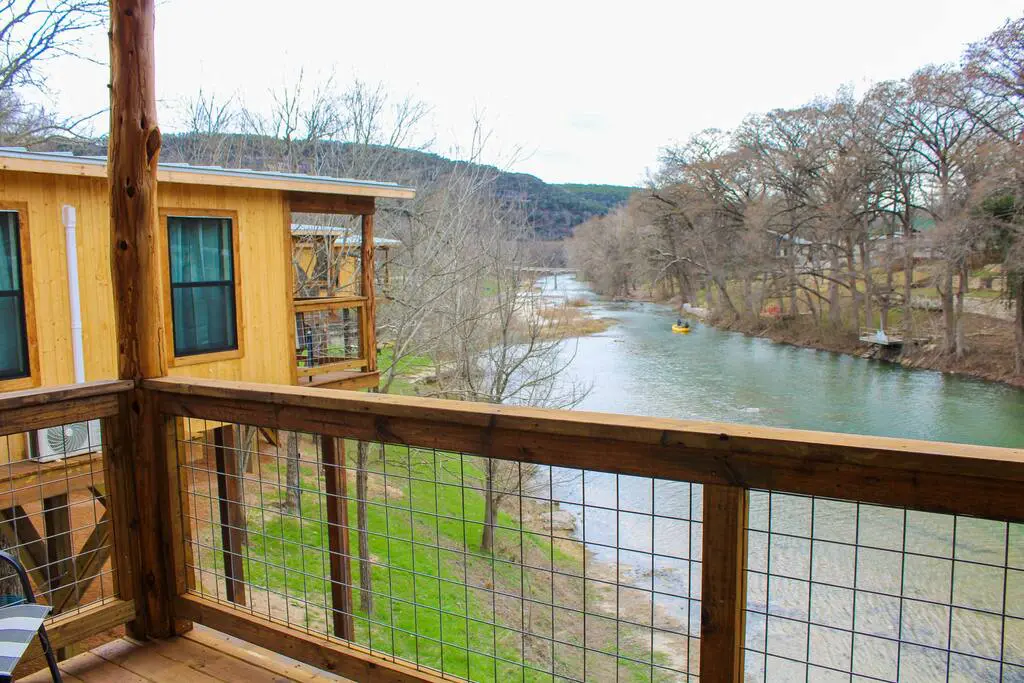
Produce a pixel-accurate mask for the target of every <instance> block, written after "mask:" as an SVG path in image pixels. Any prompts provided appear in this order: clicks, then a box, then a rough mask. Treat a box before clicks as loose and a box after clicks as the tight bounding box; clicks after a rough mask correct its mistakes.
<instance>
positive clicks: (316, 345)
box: [294, 296, 379, 390]
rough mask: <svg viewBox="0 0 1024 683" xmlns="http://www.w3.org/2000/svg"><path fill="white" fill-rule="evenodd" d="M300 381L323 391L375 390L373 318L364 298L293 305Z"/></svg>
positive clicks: (323, 299)
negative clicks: (371, 388) (370, 388)
mask: <svg viewBox="0 0 1024 683" xmlns="http://www.w3.org/2000/svg"><path fill="white" fill-rule="evenodd" d="M294 308H295V350H296V356H295V359H296V365H297V368H296V377H297V382H298V384H299V385H302V386H309V387H319V388H325V389H353V390H354V389H365V388H369V387H376V386H377V384H378V381H379V373H378V372H377V370H376V368H377V349H376V344H375V342H374V338H375V337H374V334H373V330H372V329H370V328H371V327H372V325H373V316H372V315H371V314H368V313H367V299H366V297H363V296H336V297H320V298H308V299H295V302H294Z"/></svg>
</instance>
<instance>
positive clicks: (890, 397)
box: [539, 275, 1024, 448]
mask: <svg viewBox="0 0 1024 683" xmlns="http://www.w3.org/2000/svg"><path fill="white" fill-rule="evenodd" d="M555 280H556V278H553V277H548V278H544V279H542V280H541V281H540V283H539V284H540V285H541V288H542V291H543V292H544V293H545V294H546V295H548V296H552V297H555V296H557V297H559V298H570V299H576V298H585V299H587V300H589V301H591V302H592V303H591V306H590V307H588V308H587V310H588V311H589V312H590V313H591V314H593V315H595V316H596V317H605V318H612V319H614V320H616V321H618V322H617V324H616V325H614V326H613V327H612V328H611V329H609V330H608V331H606V332H604V333H602V334H599V335H595V336H590V337H582V338H580V339H578V340H574V342H572V343H571V344H570V349H569V352H570V353H571V352H572V350H575V357H574V359H573V361H572V364H571V366H570V368H569V375H570V376H571V377H573V378H574V379H576V380H578V381H580V382H582V383H584V384H589V385H590V386H591V390H590V393H589V394H588V395H587V397H586V398H585V399H584V400H583V402H582V403H580V404H579V406H578V409H580V410H598V411H606V412H614V413H626V414H631V415H648V416H654V417H672V418H682V419H696V420H712V421H722V422H739V423H745V424H757V425H768V426H773V427H792V428H796V429H814V430H821V431H832V432H848V433H855V434H869V435H873V436H893V437H904V438H914V439H928V440H932V441H955V442H962V443H973V444H983V445H990V446H1007V447H1018V448H1019V447H1024V391H1021V390H1019V389H1014V388H1012V387H1008V386H1005V385H1000V384H994V383H987V382H982V381H977V380H972V379H966V378H962V377H957V376H952V375H944V374H942V373H940V372H932V371H928V370H908V369H905V368H902V367H900V366H898V365H893V364H890V363H883V362H880V361H869V360H864V359H861V358H853V357H850V356H843V355H840V354H834V353H828V352H826V351H815V350H813V349H802V348H797V347H794V346H787V345H784V344H776V343H773V342H770V341H768V340H765V339H758V338H753V337H747V336H745V335H742V334H739V333H736V332H723V331H721V330H717V329H715V328H713V327H708V326H704V325H699V324H698V325H697V326H696V329H694V330H693V331H692V332H691V333H690V334H688V335H679V334H673V333H672V330H671V326H672V323H673V322H674V321H675V319H676V314H675V312H674V311H673V310H672V309H670V308H669V307H667V306H662V305H658V304H648V303H608V302H603V301H600V300H599V299H597V297H596V296H594V294H593V293H592V292H591V291H590V290H588V289H587V288H586V286H585V285H583V284H581V283H579V282H577V281H576V280H575V279H573V278H571V277H568V276H565V275H561V276H559V277H558V278H557V286H556V284H555Z"/></svg>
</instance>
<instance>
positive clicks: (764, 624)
mask: <svg viewBox="0 0 1024 683" xmlns="http://www.w3.org/2000/svg"><path fill="white" fill-rule="evenodd" d="M539 285H540V286H541V288H542V291H543V292H544V293H545V294H546V295H547V296H550V297H552V298H569V299H574V298H585V299H588V300H589V301H590V302H591V305H590V307H589V308H588V309H587V310H588V311H589V312H590V313H591V314H593V315H596V316H598V317H607V318H613V319H615V320H616V324H615V325H614V326H613V327H611V328H610V329H609V330H608V331H607V332H605V333H602V334H599V335H596V336H591V337H584V338H581V339H579V340H577V341H574V342H572V343H571V344H570V345H569V347H568V351H569V352H574V353H575V356H574V358H573V360H572V363H571V365H570V368H569V370H568V373H567V375H568V377H569V378H570V379H571V380H572V381H574V382H581V383H584V384H588V385H590V386H591V390H590V393H589V394H588V395H587V397H586V398H585V399H584V400H583V401H582V403H580V405H579V406H578V409H581V410H597V411H606V412H614V413H626V414H634V415H649V416H657V417H670V418H683V419H698V420H714V421H725V422H737V423H746V424H758V425H767V426H775V427H792V428H798V429H813V430H823V431H834V432H849V433H858V434H869V435H876V436H891V437H904V438H915V439H929V440H937V441H952V442H962V443H973V444H984V445H992V446H1006V447H1022V446H1024V391H1020V390H1017V389H1012V388H1009V387H1006V386H1003V385H998V384H991V383H986V382H981V381H975V380H971V379H965V378H960V377H955V376H949V375H943V374H942V373H938V372H932V371H924V370H907V369H904V368H901V367H899V366H895V365H891V364H886V363H880V362H875V361H868V360H863V359H859V358H852V357H848V356H841V355H838V354H832V353H827V352H823V351H814V350H809V349H800V348H796V347H790V346H785V345H780V344H774V343H772V342H769V341H766V340H763V339H755V338H750V337H746V336H744V335H741V334H738V333H731V332H723V331H719V330H716V329H714V328H711V327H706V326H704V325H697V327H696V329H695V330H694V331H692V332H691V333H690V334H689V335H686V336H683V335H676V334H673V333H672V332H671V329H670V328H671V325H672V322H673V321H674V320H675V318H676V314H675V312H674V311H673V310H672V309H670V308H668V307H666V306H661V305H656V304H645V303H625V304H616V303H608V302H603V301H600V300H599V299H598V298H597V297H596V296H594V294H593V293H592V292H590V291H589V290H588V289H587V288H586V287H585V286H584V285H583V284H581V283H579V282H577V281H576V280H574V279H573V278H571V277H567V276H559V277H558V278H557V279H556V278H554V277H548V278H544V279H542V280H540V281H539ZM540 476H541V477H543V480H542V481H538V482H537V483H538V484H539V485H540V486H539V489H540V490H548V487H550V490H551V491H552V492H553V494H554V497H555V499H556V500H558V501H561V502H560V506H561V507H562V508H563V509H566V510H568V511H569V512H571V513H572V514H573V516H574V517H575V518H576V520H577V532H576V534H575V535H576V536H577V537H579V538H581V539H583V540H586V541H587V542H588V543H590V544H592V545H589V546H588V549H589V550H590V552H591V555H592V556H593V557H595V558H596V559H597V560H599V561H604V562H608V563H615V562H618V564H619V565H620V570H619V575H620V577H621V578H620V580H621V581H622V582H623V583H627V584H633V585H636V586H637V587H639V588H646V589H648V590H650V589H652V588H653V590H655V591H659V590H663V591H666V592H668V593H675V594H686V593H687V591H689V592H690V594H691V595H693V596H694V597H697V596H699V583H700V579H699V573H698V574H695V565H694V566H689V567H687V564H688V563H683V564H675V565H673V566H671V567H668V566H659V561H658V555H660V554H662V553H667V554H669V555H672V556H682V557H690V558H693V559H699V557H700V525H698V524H693V525H690V524H687V523H686V522H684V521H671V522H667V523H669V524H671V525H672V533H671V534H669V535H667V536H671V540H670V541H666V542H670V543H671V544H672V546H673V549H672V550H671V551H666V550H665V549H663V548H660V547H659V544H660V543H661V541H659V535H658V530H657V529H656V528H655V527H656V526H657V525H658V524H659V520H658V518H657V517H654V518H653V519H652V518H651V517H647V516H644V515H629V514H626V515H623V514H621V513H620V514H619V515H615V514H614V513H609V512H608V511H607V510H601V508H612V509H615V508H619V509H620V510H622V509H629V510H634V511H636V512H641V513H647V514H648V515H649V514H650V513H652V512H653V513H654V514H655V515H658V514H665V513H664V512H663V511H661V510H659V509H658V507H659V506H662V507H663V508H664V509H671V510H672V511H673V512H672V513H671V514H672V515H674V516H680V517H690V518H692V519H694V520H699V519H700V512H701V496H700V493H701V491H700V487H699V486H698V487H692V490H691V487H690V486H689V485H686V484H680V483H667V482H664V483H662V482H659V485H662V484H663V486H662V489H663V490H660V491H658V492H657V493H656V494H655V495H652V485H651V482H650V481H649V480H642V479H636V478H631V477H619V478H616V477H614V476H611V475H604V474H599V473H588V474H587V475H586V477H585V481H582V480H581V478H580V477H579V476H578V475H574V473H571V472H566V471H560V470H557V469H556V470H554V471H553V473H552V475H551V479H550V480H548V479H547V477H546V475H544V474H542V475H540ZM588 506H597V507H588ZM585 510H586V512H585ZM585 515H586V518H585V517H584V516H585ZM750 517H751V528H752V529H753V531H751V534H750V555H749V558H748V561H749V565H750V567H751V569H753V570H757V571H759V572H765V573H766V574H771V578H769V577H768V576H765V575H762V574H758V575H751V579H750V594H749V597H748V606H749V607H750V608H751V609H752V610H755V611H757V612H766V613H767V616H758V615H756V614H755V615H751V617H750V618H748V645H750V646H752V647H755V648H756V649H758V650H761V651H765V650H767V651H768V652H769V653H774V654H776V655H779V656H780V657H787V656H792V657H794V658H795V659H798V660H799V659H803V658H804V656H805V653H806V652H808V651H810V650H814V651H815V652H816V654H815V656H814V658H815V659H819V658H820V657H825V658H831V659H830V660H829V661H831V662H832V664H833V665H834V666H837V667H839V668H847V667H849V668H853V669H864V667H867V669H870V671H871V672H872V673H871V675H877V676H878V677H879V678H880V679H882V680H886V679H891V680H895V675H893V673H892V672H893V671H895V670H896V669H895V668H894V667H897V666H900V665H902V666H903V667H904V668H903V669H902V670H903V671H909V670H910V669H908V668H907V667H909V666H911V664H903V661H904V660H905V661H908V662H909V661H910V659H909V658H908V657H909V655H906V654H905V653H904V654H903V655H900V654H898V650H897V649H894V648H892V647H888V646H887V643H891V642H892V640H887V639H894V640H900V639H902V640H904V641H907V640H910V641H914V642H921V641H922V640H923V641H927V642H928V643H929V644H931V645H932V646H933V647H934V648H935V649H934V650H929V649H927V648H925V649H923V650H920V652H918V654H920V653H923V654H921V655H920V658H919V661H918V660H915V662H914V666H916V667H917V669H919V670H920V671H921V672H923V673H922V674H921V675H922V676H923V678H921V677H917V678H915V680H939V679H945V678H946V669H945V667H946V666H947V660H946V657H945V653H944V652H943V650H945V648H947V647H949V648H951V649H953V650H956V651H959V652H969V653H972V654H974V655H976V656H975V657H969V656H968V657H959V656H958V657H954V658H952V659H950V660H949V662H948V666H949V667H950V671H951V675H953V676H954V677H955V676H956V674H957V672H959V673H960V674H961V675H965V676H967V677H968V678H969V679H972V680H974V679H978V680H981V679H986V678H987V677H988V675H989V674H990V673H992V672H993V671H995V672H996V673H995V675H996V680H998V676H999V674H998V671H997V670H998V668H999V667H998V665H992V664H991V663H989V662H986V661H985V659H984V658H985V657H988V658H993V659H997V660H998V659H999V658H1000V656H1002V657H1004V658H1008V659H1010V660H1014V659H1015V658H1017V657H1019V658H1021V660H1022V664H1024V639H1022V638H1017V639H1016V640H1021V641H1022V642H1016V641H1015V640H1014V638H1015V636H1014V634H1016V633H1018V631H1016V630H1013V628H1016V627H1017V626H1021V627H1022V628H1021V629H1020V630H1019V633H1021V634H1022V636H1024V621H1021V622H1020V624H1017V622H1016V620H1006V621H1005V623H1006V624H1009V625H1010V627H1008V628H1009V630H1005V631H1004V628H1003V625H1004V618H1003V617H1002V616H997V615H1002V614H1004V613H1005V614H1011V615H1012V614H1014V613H1015V611H1019V612H1020V615H1021V616H1024V571H1020V572H1015V571H1014V570H1011V571H1009V572H1006V571H1004V570H1003V569H1002V568H1001V566H1003V565H1006V564H1007V562H1008V563H1009V565H1010V566H1011V567H1015V565H1016V564H1018V563H1019V564H1020V565H1021V566H1020V567H1017V569H1020V570H1024V527H1022V525H1010V527H1009V528H1007V526H1006V525H1003V524H997V523H989V522H984V521H978V522H974V521H971V520H967V521H961V522H960V524H959V527H956V526H955V525H954V522H953V518H952V517H948V516H944V515H924V514H919V513H913V512H911V513H907V514H904V512H903V511H902V510H895V509H891V508H879V507H876V506H859V509H858V506H855V505H853V504H847V503H841V502H834V503H833V502H829V501H816V502H814V503H812V502H811V501H810V500H809V499H805V498H798V497H793V496H772V497H771V500H769V496H768V495H767V494H761V493H755V494H752V497H751V513H750ZM616 518H618V519H616ZM769 530H772V531H773V533H772V534H769V533H768V531H769ZM812 532H813V533H812ZM665 536H666V535H663V537H665ZM811 537H813V538H814V539H815V540H814V541H812V540H810V539H811ZM858 544H859V545H861V546H867V547H870V548H871V549H872V550H869V551H864V550H859V551H858V552H859V555H858V559H854V555H853V553H854V546H856V545H858ZM616 546H620V547H622V546H628V547H631V548H634V549H635V550H637V551H639V552H637V553H630V552H623V551H621V550H618V551H617V550H616V549H615V547H616ZM906 553H911V554H910V555H907V554H906ZM865 556H868V557H870V558H871V561H867V562H865V561H864V560H863V558H864V557H865ZM1014 558H1017V559H1014ZM958 560H960V561H958ZM990 567H991V569H989V568H990ZM996 567H999V568H998V569H995V568H996ZM855 568H856V569H859V572H855V571H854V569H855ZM954 577H955V578H954ZM812 578H813V581H815V582H819V581H820V582H823V584H828V585H829V586H831V587H830V588H828V590H820V591H819V590H817V589H816V590H815V592H814V594H813V595H811V593H810V591H809V588H808V586H809V585H810V584H808V583H807V581H808V580H810V579H812ZM1017 579H1019V582H1017V581H1016V580H1017ZM954 583H955V584H956V585H954ZM1017 583H1019V584H1020V585H1019V586H1017ZM815 585H817V584H815ZM659 586H660V587H659ZM855 588H857V589H861V590H863V591H868V592H867V593H861V592H860V591H858V592H857V595H865V596H868V597H867V598H860V599H859V602H854V600H853V589H855ZM915 591H916V593H915ZM878 593H881V594H884V595H893V596H898V595H904V596H905V597H906V596H908V595H912V596H916V597H917V598H919V599H922V600H925V602H921V603H917V602H914V603H911V602H908V601H906V600H904V601H902V607H901V601H900V600H899V599H898V598H895V597H893V598H892V599H888V598H885V597H884V596H883V597H879V596H878V595H877V594H878ZM950 595H953V599H954V603H956V604H958V605H961V606H962V607H963V608H964V609H963V610H959V611H958V610H954V614H953V618H952V619H951V618H950V610H949V608H944V607H937V606H935V605H934V604H929V603H928V602H927V601H928V600H931V601H933V603H942V602H949V597H950ZM922 596H924V597H922ZM943 596H945V597H943ZM960 596H964V597H960ZM907 605H911V606H912V607H920V606H922V605H923V606H924V607H923V608H921V609H916V610H915V611H914V612H913V615H914V618H913V619H912V620H909V621H908V619H907V617H906V616H905V615H904V614H903V611H902V610H903V608H906V609H907V611H908V612H909V611H910V608H908V607H907ZM974 610H980V611H979V612H977V614H983V613H986V612H987V613H988V614H990V615H992V618H975V611H974ZM1004 610H1005V612H1004ZM689 612H690V613H689V614H687V610H685V609H681V608H677V609H672V610H671V613H672V614H673V616H674V617H675V618H676V619H678V620H679V621H680V622H681V623H682V622H684V621H688V622H689V623H690V627H691V629H693V628H694V624H695V623H696V619H697V618H698V615H697V614H696V613H695V611H694V610H693V609H691V610H689ZM961 613H962V614H961ZM773 615H774V616H773ZM961 616H962V618H961ZM983 616H984V614H983ZM785 618H788V619H793V620H796V622H790V621H787V619H785ZM808 620H811V621H815V622H816V623H822V622H823V621H824V623H832V622H833V621H835V623H836V625H837V626H838V627H840V631H838V633H842V629H850V628H855V629H856V630H857V631H858V633H868V634H874V635H875V636H877V638H867V639H863V638H861V637H860V636H858V638H860V639H861V640H863V643H861V640H858V641H857V642H858V643H861V644H862V645H863V647H861V646H860V645H858V646H857V647H851V645H850V643H849V642H848V640H847V641H843V640H842V638H840V639H839V640H840V641H842V643H843V644H842V645H840V646H838V647H837V646H836V645H835V638H834V637H831V636H834V634H835V632H829V631H828V629H821V628H818V627H814V628H812V629H811V630H810V631H808V630H807V629H806V628H804V629H803V630H801V629H800V628H796V629H794V628H793V627H792V625H793V624H794V623H797V622H801V621H808ZM855 622H856V626H854V623H855ZM1011 627H1012V628H1011ZM808 638H810V646H808ZM1000 647H1003V648H1005V650H1004V654H1002V655H1000V652H999V648H1000ZM858 648H860V649H858ZM915 652H917V651H916V650H915ZM901 656H902V659H901ZM851 658H852V660H851ZM780 662H781V664H780ZM748 664H749V666H750V667H753V668H752V670H751V671H749V672H748V674H749V676H748V677H749V678H750V679H751V680H760V679H761V678H762V677H763V676H764V675H765V669H764V668H762V667H764V666H767V667H768V678H769V679H770V680H776V679H778V680H782V679H789V678H790V677H791V674H792V672H790V673H788V674H787V673H784V672H783V669H777V670H776V671H775V673H774V674H773V673H772V666H776V667H779V666H782V667H785V666H786V665H787V662H786V661H785V660H784V659H778V660H775V664H774V665H773V664H772V658H769V660H768V662H767V664H766V663H765V660H763V659H758V657H757V656H749V657H748ZM789 664H791V663H789ZM993 666H994V667H995V668H994V669H993ZM862 673H868V671H867V670H864V671H862ZM1006 673H1009V674H1010V679H1012V680H1017V678H1015V677H1014V676H1015V675H1017V674H1019V675H1020V676H1021V677H1022V678H1021V679H1022V680H1024V668H1021V669H1019V670H1017V669H1014V670H1013V671H1009V669H1008V670H1007V671H1006V672H1004V675H1006ZM905 677H906V676H904V675H903V674H901V675H900V678H901V679H902V678H905ZM1010 679H1004V680H1010ZM800 680H803V677H802V675H800ZM908 680H909V678H908Z"/></svg>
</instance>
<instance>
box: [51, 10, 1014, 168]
mask: <svg viewBox="0 0 1024 683" xmlns="http://www.w3.org/2000/svg"><path fill="white" fill-rule="evenodd" d="M1022 10H1024V7H1022V4H1021V2H1019V0H1018V1H1017V2H1010V1H1008V0H971V1H970V2H966V1H965V0H847V1H846V2H836V1H835V0H775V1H774V2H766V1H765V0H697V1H695V0H665V1H663V2H652V1H647V0H635V1H634V2H630V3H623V2H616V3H609V2H601V1H600V0H598V1H593V0H591V1H589V2H584V1H578V0H571V1H569V0H547V1H545V2H539V1H535V0H521V1H519V2H514V3H509V2H494V1H491V0H483V1H480V0H476V1H474V2H457V1H454V0H435V1H433V2H424V1H423V0H418V1H414V2H406V1H405V0H390V1H387V2H356V1H352V0H348V1H343V0H293V2H291V3H282V2H280V0H274V1H271V0H162V1H161V4H160V6H159V8H158V13H157V70H158V73H157V87H158V92H159V94H160V99H161V124H162V126H163V127H164V128H165V129H174V127H175V124H176V116H175V113H176V112H177V111H178V109H177V106H178V103H180V102H181V100H182V99H183V98H185V97H189V96H191V95H194V94H195V93H196V92H197V91H198V89H199V88H200V87H202V88H204V90H206V91H207V92H214V93H217V94H218V95H223V96H228V95H233V96H236V97H238V98H239V99H241V100H243V101H244V102H245V103H246V104H248V105H250V106H255V107H260V106H265V105H266V103H267V102H268V100H269V95H268V90H269V89H270V88H272V87H275V86H278V85H281V84H283V83H285V82H287V81H289V80H291V79H292V78H294V77H295V75H296V74H297V73H298V72H299V70H300V69H302V68H304V69H305V72H306V76H307V79H311V78H316V77H318V76H326V75H328V74H330V73H331V72H334V73H335V75H336V78H337V80H338V81H340V82H344V81H347V80H349V79H351V78H353V77H358V78H361V79H363V80H366V81H371V82H376V81H382V82H384V83H385V84H386V85H387V87H388V89H389V91H391V92H394V93H398V94H404V93H413V94H415V95H416V96H418V97H419V98H421V99H423V100H425V101H427V102H428V103H429V104H430V105H431V106H432V108H433V109H432V114H431V117H432V120H431V122H430V126H431V127H432V128H433V129H434V131H435V138H436V142H435V144H434V151H437V152H439V153H442V154H444V153H447V152H448V151H449V150H450V149H452V148H453V146H455V145H460V146H462V147H465V146H468V145H469V142H470V140H469V138H470V134H471V126H472V122H473V117H474V112H482V113H483V116H484V120H485V124H486V126H487V127H488V128H489V129H490V130H491V131H492V132H493V139H492V143H491V146H490V148H489V153H490V159H489V160H490V161H492V162H498V163H501V162H503V161H505V160H508V159H510V158H512V157H513V154H514V150H516V149H521V150H522V153H521V154H519V156H518V161H516V162H515V164H514V166H513V170H516V171H522V172H527V173H532V174H534V175H537V176H539V177H541V178H543V179H544V180H547V181H550V182H595V183H597V182H607V183H621V184H637V183H640V182H641V181H642V180H643V178H644V175H645V172H646V170H647V169H648V168H650V169H653V168H654V167H655V166H656V164H657V156H658V150H659V148H661V147H663V146H665V145H666V144H668V143H670V142H672V141H678V140H683V139H685V138H686V137H687V136H688V135H689V134H690V133H693V132H696V131H698V130H701V129H703V128H706V127H711V126H714V127H719V128H731V127H733V126H735V125H736V124H737V123H738V122H739V121H740V120H741V119H742V118H743V116H744V115H745V114H746V113H749V112H755V111H765V110H768V109H773V108H776V107H789V106H796V105H799V104H802V103H804V102H806V101H808V100H810V99H812V98H813V97H815V96H816V95H821V94H829V93H832V92H834V91H835V90H836V89H837V88H838V87H839V86H841V85H843V84H852V85H853V86H854V87H855V88H856V90H857V91H858V92H863V91H864V90H865V89H866V87H867V86H868V85H869V84H871V83H874V82H877V81H881V80H886V79H890V78H899V77H902V76H905V75H908V74H910V73H911V72H912V71H914V70H915V69H916V68H917V67H919V66H922V65H924V64H927V63H929V62H944V61H956V60H957V59H958V58H959V56H960V54H961V52H962V50H963V48H964V46H965V45H966V44H967V43H968V42H971V41H973V40H976V39H978V38H981V37H983V36H985V35H987V34H988V33H989V32H991V31H992V30H994V29H995V28H997V27H998V26H999V25H1000V24H1001V23H1002V22H1003V21H1004V20H1005V19H1007V18H1010V17H1015V16H1017V15H1019V14H1020V13H1021V12H1022ZM86 47H87V50H88V51H90V52H91V54H93V55H94V56H95V57H96V58H97V59H101V60H105V59H106V54H105V53H106V50H107V43H106V36H105V34H102V32H99V33H98V34H97V35H96V37H95V40H93V41H90V42H89V43H88V45H87V46H86ZM48 72H49V73H50V77H49V87H50V89H51V91H52V96H53V99H54V101H55V102H56V104H57V105H58V107H59V108H60V110H61V111H63V112H64V113H82V112H89V111H96V110H99V109H101V108H103V107H105V106H106V97H107V89H106V83H107V71H106V68H105V67H104V66H101V65H95V64H89V63H85V62H81V61H71V60H66V59H65V60H60V61H55V62H52V63H51V64H50V65H49V66H48ZM100 123H101V124H102V125H103V126H105V119H101V120H100Z"/></svg>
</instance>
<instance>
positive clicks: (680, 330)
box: [672, 325, 690, 334]
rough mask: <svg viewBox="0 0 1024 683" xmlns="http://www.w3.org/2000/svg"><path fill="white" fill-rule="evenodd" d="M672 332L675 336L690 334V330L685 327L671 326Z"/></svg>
mask: <svg viewBox="0 0 1024 683" xmlns="http://www.w3.org/2000/svg"><path fill="white" fill-rule="evenodd" d="M672 331H673V332H675V333H676V334H690V328H689V326H687V325H673V326H672Z"/></svg>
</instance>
